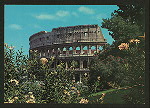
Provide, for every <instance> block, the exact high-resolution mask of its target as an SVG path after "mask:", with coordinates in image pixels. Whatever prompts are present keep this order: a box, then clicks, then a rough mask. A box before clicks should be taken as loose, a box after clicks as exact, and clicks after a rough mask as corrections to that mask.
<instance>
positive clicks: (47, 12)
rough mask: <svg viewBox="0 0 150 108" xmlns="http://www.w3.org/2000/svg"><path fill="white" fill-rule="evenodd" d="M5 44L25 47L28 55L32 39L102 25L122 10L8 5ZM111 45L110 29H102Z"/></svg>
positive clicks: (91, 7) (109, 6)
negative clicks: (55, 30)
mask: <svg viewBox="0 0 150 108" xmlns="http://www.w3.org/2000/svg"><path fill="white" fill-rule="evenodd" d="M4 9H5V10H4V42H5V43H7V44H8V45H12V46H15V49H16V50H18V49H20V48H21V47H23V51H25V52H24V54H28V50H29V37H30V36H31V35H32V34H34V33H37V32H39V31H51V30H52V28H57V27H61V26H62V27H65V26H75V25H84V24H98V25H99V26H101V23H102V18H110V17H111V13H112V12H113V11H114V10H116V9H118V7H117V6H116V5H5V8H4ZM101 30H102V33H103V35H104V37H105V38H106V39H107V42H108V43H110V44H111V43H112V41H113V39H112V38H111V36H109V34H108V31H107V29H103V28H101Z"/></svg>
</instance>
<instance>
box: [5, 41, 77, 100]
mask: <svg viewBox="0 0 150 108" xmlns="http://www.w3.org/2000/svg"><path fill="white" fill-rule="evenodd" d="M30 54H31V56H30V57H29V58H28V57H27V56H25V55H23V51H22V50H18V52H15V50H14V48H13V47H12V46H11V47H9V46H8V45H7V44H5V50H4V67H5V72H4V75H5V76H4V90H5V93H4V100H5V103H78V102H79V100H78V97H79V94H80V91H79V90H78V89H77V88H76V87H74V84H73V83H72V79H71V78H72V77H71V76H72V72H71V71H67V70H65V69H64V64H63V63H60V64H59V65H57V66H56V69H54V68H51V65H52V63H53V62H54V61H55V58H53V57H52V58H50V59H48V60H47V59H39V58H38V56H37V54H38V53H37V51H36V50H35V51H30ZM43 60H44V61H43ZM73 87H74V88H73ZM66 92H67V93H66Z"/></svg>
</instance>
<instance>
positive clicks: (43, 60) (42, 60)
mask: <svg viewBox="0 0 150 108" xmlns="http://www.w3.org/2000/svg"><path fill="white" fill-rule="evenodd" d="M40 61H41V63H42V64H44V65H45V64H46V63H47V62H48V60H47V59H46V58H41V59H40Z"/></svg>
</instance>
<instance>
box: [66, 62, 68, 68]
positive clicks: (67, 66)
mask: <svg viewBox="0 0 150 108" xmlns="http://www.w3.org/2000/svg"><path fill="white" fill-rule="evenodd" d="M66 69H68V62H67V61H66Z"/></svg>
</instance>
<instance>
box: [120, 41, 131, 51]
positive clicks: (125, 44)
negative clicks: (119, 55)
mask: <svg viewBox="0 0 150 108" xmlns="http://www.w3.org/2000/svg"><path fill="white" fill-rule="evenodd" d="M118 47H119V49H120V50H122V49H128V47H129V44H128V43H121V45H119V46H118Z"/></svg>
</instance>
